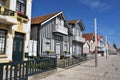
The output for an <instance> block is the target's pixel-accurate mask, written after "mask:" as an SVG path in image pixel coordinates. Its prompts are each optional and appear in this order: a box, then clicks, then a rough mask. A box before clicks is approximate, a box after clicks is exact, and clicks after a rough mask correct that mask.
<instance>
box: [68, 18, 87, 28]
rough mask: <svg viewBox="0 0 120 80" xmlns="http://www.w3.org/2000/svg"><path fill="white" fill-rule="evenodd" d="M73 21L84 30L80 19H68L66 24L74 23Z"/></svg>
mask: <svg viewBox="0 0 120 80" xmlns="http://www.w3.org/2000/svg"><path fill="white" fill-rule="evenodd" d="M75 23H78V25H79V26H80V28H81V30H84V29H85V27H84V25H83V22H82V20H78V19H75V20H70V21H68V24H69V25H71V24H75Z"/></svg>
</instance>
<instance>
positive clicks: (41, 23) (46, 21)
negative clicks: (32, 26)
mask: <svg viewBox="0 0 120 80" xmlns="http://www.w3.org/2000/svg"><path fill="white" fill-rule="evenodd" d="M60 14H62V12H59V13H58V14H56V15H55V16H53V17H51V18H49V19H48V20H46V21H44V22H42V23H41V25H43V24H45V23H47V22H48V21H50V20H51V19H53V18H55V17H56V16H58V15H60Z"/></svg>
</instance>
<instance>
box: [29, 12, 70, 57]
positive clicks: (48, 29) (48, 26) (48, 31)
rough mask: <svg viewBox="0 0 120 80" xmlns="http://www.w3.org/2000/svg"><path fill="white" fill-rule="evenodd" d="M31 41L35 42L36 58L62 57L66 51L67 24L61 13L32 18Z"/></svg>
mask: <svg viewBox="0 0 120 80" xmlns="http://www.w3.org/2000/svg"><path fill="white" fill-rule="evenodd" d="M31 40H34V41H37V53H36V55H37V56H47V55H51V56H57V57H58V58H60V57H61V56H63V55H64V53H65V52H67V51H68V24H67V22H66V19H65V17H64V15H63V12H55V13H52V14H48V15H43V16H39V17H36V18H32V22H31ZM30 55H31V54H30Z"/></svg>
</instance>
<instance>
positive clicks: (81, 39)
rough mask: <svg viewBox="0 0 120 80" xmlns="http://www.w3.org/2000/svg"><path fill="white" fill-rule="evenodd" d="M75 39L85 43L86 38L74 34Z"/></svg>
mask: <svg viewBox="0 0 120 80" xmlns="http://www.w3.org/2000/svg"><path fill="white" fill-rule="evenodd" d="M73 41H77V42H82V43H85V38H82V37H80V36H74V37H73Z"/></svg>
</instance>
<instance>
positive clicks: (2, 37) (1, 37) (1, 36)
mask: <svg viewBox="0 0 120 80" xmlns="http://www.w3.org/2000/svg"><path fill="white" fill-rule="evenodd" d="M5 43H6V31H5V30H2V29H0V54H4V53H5Z"/></svg>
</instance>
